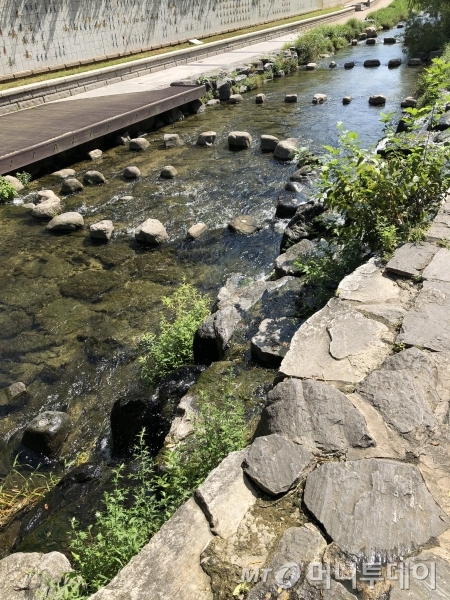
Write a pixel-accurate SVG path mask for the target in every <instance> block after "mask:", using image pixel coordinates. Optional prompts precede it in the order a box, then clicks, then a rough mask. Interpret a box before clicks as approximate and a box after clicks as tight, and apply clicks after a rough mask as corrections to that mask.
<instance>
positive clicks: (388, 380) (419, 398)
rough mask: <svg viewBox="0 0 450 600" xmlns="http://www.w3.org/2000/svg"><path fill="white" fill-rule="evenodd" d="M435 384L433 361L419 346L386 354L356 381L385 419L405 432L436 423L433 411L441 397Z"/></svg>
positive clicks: (398, 429) (359, 389) (433, 425)
mask: <svg viewBox="0 0 450 600" xmlns="http://www.w3.org/2000/svg"><path fill="white" fill-rule="evenodd" d="M436 384H437V371H436V365H435V364H434V363H433V361H432V360H431V359H430V358H429V357H428V356H427V355H426V354H425V353H423V352H421V351H420V350H419V349H417V348H408V349H407V350H403V351H402V352H399V353H398V354H394V355H393V356H390V357H389V358H387V359H386V360H385V361H384V364H383V366H382V367H381V369H377V370H376V371H374V372H373V373H371V374H370V375H369V376H368V377H367V378H366V379H365V380H364V381H363V382H362V383H360V384H359V386H358V391H359V393H360V394H361V396H362V397H363V398H365V400H367V402H369V403H370V404H371V405H372V406H374V408H376V409H377V410H378V411H379V412H380V413H381V415H382V417H383V419H384V420H385V421H386V423H388V424H389V425H390V426H391V427H393V428H394V429H396V430H397V431H398V432H399V433H403V434H406V433H410V432H411V431H412V430H413V429H415V428H417V427H423V428H432V427H435V426H436V425H437V420H436V418H435V416H434V412H435V410H436V408H437V407H438V406H440V405H441V404H442V401H441V398H440V397H439V395H438V393H437V391H436ZM444 412H445V414H446V413H447V412H448V406H447V410H445V411H444Z"/></svg>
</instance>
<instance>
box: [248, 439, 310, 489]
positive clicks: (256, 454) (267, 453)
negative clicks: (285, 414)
mask: <svg viewBox="0 0 450 600" xmlns="http://www.w3.org/2000/svg"><path fill="white" fill-rule="evenodd" d="M312 460H313V455H312V454H311V453H310V452H308V450H305V448H303V447H302V446H300V445H298V444H295V443H294V442H291V441H290V440H287V439H285V438H284V437H282V436H281V435H278V434H277V433H275V434H273V435H268V436H262V437H258V438H256V440H255V441H254V442H253V443H252V445H251V446H250V447H249V448H248V452H247V456H246V458H245V461H244V463H243V468H244V471H245V472H246V474H247V475H248V476H249V477H250V478H251V479H252V480H253V481H254V482H255V483H256V485H257V486H258V487H259V488H260V489H261V490H262V491H263V492H266V494H270V495H271V496H278V494H283V493H284V492H287V491H288V490H290V489H291V488H292V487H293V486H294V485H295V484H296V483H297V482H298V481H299V480H300V479H301V477H302V475H303V474H305V473H306V471H307V469H308V467H309V466H310V464H311V463H312Z"/></svg>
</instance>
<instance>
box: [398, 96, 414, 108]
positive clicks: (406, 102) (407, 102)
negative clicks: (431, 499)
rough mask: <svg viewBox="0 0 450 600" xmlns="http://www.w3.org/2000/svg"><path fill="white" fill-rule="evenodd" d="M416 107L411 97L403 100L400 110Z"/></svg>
mask: <svg viewBox="0 0 450 600" xmlns="http://www.w3.org/2000/svg"><path fill="white" fill-rule="evenodd" d="M416 105H417V100H416V99H415V98H413V97H412V96H408V97H407V98H404V99H403V100H402V102H401V104H400V106H401V107H402V108H415V107H416Z"/></svg>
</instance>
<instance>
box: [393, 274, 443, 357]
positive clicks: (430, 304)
mask: <svg viewBox="0 0 450 600" xmlns="http://www.w3.org/2000/svg"><path fill="white" fill-rule="evenodd" d="M397 342H398V343H403V344H406V345H407V346H419V347H420V348H426V349H428V350H434V351H435V352H440V351H443V350H450V283H448V282H445V281H425V282H424V284H423V288H422V290H421V291H420V292H419V295H418V296H417V298H416V301H415V303H414V306H413V307H412V308H411V309H410V310H409V312H408V314H407V315H406V316H405V318H404V320H403V324H402V328H401V331H400V334H399V335H398V337H397Z"/></svg>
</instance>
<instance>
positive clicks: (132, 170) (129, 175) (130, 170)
mask: <svg viewBox="0 0 450 600" xmlns="http://www.w3.org/2000/svg"><path fill="white" fill-rule="evenodd" d="M140 175H141V171H140V170H139V169H138V167H125V169H124V170H123V176H124V177H125V179H136V178H137V177H140Z"/></svg>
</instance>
